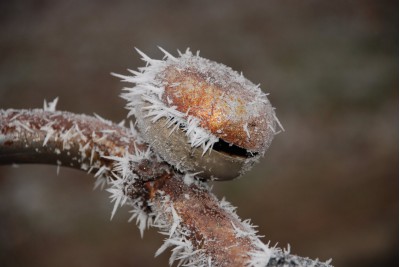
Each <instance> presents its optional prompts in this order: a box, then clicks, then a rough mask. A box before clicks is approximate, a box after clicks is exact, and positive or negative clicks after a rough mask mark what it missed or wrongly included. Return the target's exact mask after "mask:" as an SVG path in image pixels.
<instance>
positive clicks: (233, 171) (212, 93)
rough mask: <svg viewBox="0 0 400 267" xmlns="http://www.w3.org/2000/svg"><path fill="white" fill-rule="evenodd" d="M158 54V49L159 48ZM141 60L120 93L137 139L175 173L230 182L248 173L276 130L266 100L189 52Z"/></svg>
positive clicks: (228, 70) (227, 71)
mask: <svg viewBox="0 0 400 267" xmlns="http://www.w3.org/2000/svg"><path fill="white" fill-rule="evenodd" d="M160 49H161V48H160ZM161 50H162V51H163V52H164V54H165V57H164V59H162V60H156V59H151V58H150V57H148V56H147V55H145V54H144V53H143V52H141V51H139V50H138V52H139V53H140V55H141V56H142V59H143V60H144V61H145V62H146V66H145V67H141V68H139V70H138V71H133V70H129V71H130V72H131V73H132V75H119V74H114V75H116V76H118V77H120V78H122V79H123V81H125V82H129V83H133V84H134V86H133V87H130V88H125V92H124V93H123V94H122V96H123V98H125V99H126V100H128V104H127V107H128V109H129V110H130V112H129V115H134V116H135V118H136V122H137V125H138V128H139V130H140V131H141V133H142V136H143V138H144V139H145V140H146V142H148V143H149V144H150V145H151V146H152V148H153V149H154V151H155V152H156V153H157V154H159V155H160V156H161V157H162V158H163V159H164V160H165V161H167V162H168V163H170V164H171V165H173V166H175V167H176V168H177V169H178V170H180V171H182V172H185V171H192V172H198V173H199V175H198V176H200V177H203V178H205V179H215V180H228V179H233V178H236V177H238V176H240V175H241V174H243V173H244V172H245V171H247V170H248V169H250V168H251V166H252V165H253V164H254V163H255V162H256V161H258V159H259V157H260V156H262V155H263V154H264V152H265V150H266V149H267V148H268V146H269V145H270V143H271V141H272V139H273V136H274V135H275V134H276V133H278V132H279V131H278V130H277V128H279V127H280V128H281V129H283V128H282V127H281V125H280V123H279V121H278V119H277V117H276V115H275V111H274V109H273V108H272V106H271V104H270V102H269V101H268V98H267V95H266V94H264V93H263V92H262V91H261V90H260V88H259V87H258V86H256V85H254V84H253V83H251V82H250V81H249V80H247V79H246V78H244V77H243V75H242V74H239V73H237V72H236V71H233V70H232V69H231V68H229V67H227V66H225V65H223V64H219V63H216V62H213V61H210V60H208V59H205V58H202V57H200V56H199V54H198V53H197V54H196V55H193V54H192V53H191V52H190V50H189V49H188V50H186V52H185V53H181V52H179V56H178V57H174V56H172V55H171V54H169V53H168V52H166V51H165V50H163V49H161Z"/></svg>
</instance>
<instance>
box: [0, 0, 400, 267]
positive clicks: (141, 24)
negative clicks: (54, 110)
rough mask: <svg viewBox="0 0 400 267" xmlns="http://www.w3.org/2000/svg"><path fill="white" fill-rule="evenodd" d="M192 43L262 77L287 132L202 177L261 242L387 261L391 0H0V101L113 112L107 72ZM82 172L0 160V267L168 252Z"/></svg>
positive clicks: (116, 86)
mask: <svg viewBox="0 0 400 267" xmlns="http://www.w3.org/2000/svg"><path fill="white" fill-rule="evenodd" d="M157 45H160V46H162V47H163V48H165V49H166V50H168V51H170V52H173V53H174V52H175V51H176V49H180V50H184V49H185V48H186V47H191V48H192V50H193V51H196V50H200V51H201V55H202V56H203V57H206V58H209V59H213V60H215V61H218V62H222V63H225V64H226V65H228V66H231V67H232V68H234V69H236V70H239V71H243V73H244V74H245V76H246V77H248V78H249V79H250V80H252V81H253V82H254V83H261V85H262V86H261V87H262V88H263V90H264V91H265V92H269V93H271V94H270V97H269V98H270V100H271V102H272V103H273V105H274V106H275V107H276V108H277V113H278V116H279V118H280V120H281V122H282V123H283V125H284V127H285V129H286V132H285V133H283V134H280V135H278V136H277V137H276V138H275V140H274V142H273V144H272V146H271V148H270V150H269V151H268V153H267V156H266V158H264V159H263V160H262V162H261V164H259V165H258V166H257V167H256V168H255V169H254V170H253V171H252V172H250V173H248V174H247V175H246V176H245V177H243V178H242V179H239V180H236V181H233V182H225V183H215V185H214V191H215V193H216V194H217V195H218V196H219V197H222V196H226V198H227V199H228V200H229V201H231V202H232V203H233V204H234V205H236V206H238V213H239V215H240V216H241V217H242V218H251V219H252V221H253V223H254V224H256V225H259V230H260V233H261V234H264V235H266V237H265V239H264V241H265V242H267V241H268V240H271V243H272V244H275V243H276V242H278V243H279V246H281V247H283V246H286V244H288V243H289V244H291V247H292V252H293V253H295V254H299V255H303V256H308V257H312V258H317V257H319V258H320V259H321V260H327V259H329V258H333V264H334V265H335V266H363V267H367V266H398V174H399V173H398V1H372V0H365V1H317V0H307V1H286V0H275V1H211V0H210V1H190V0H185V1H177V0H175V1H159V2H156V1H146V2H145V1H142V2H135V1H132V0H129V1H128V0H127V1H97V2H95V1H79V0H73V1H66V0H64V1H50V0H48V1H46V0H42V1H1V2H0V108H34V107H41V106H42V103H43V99H47V100H52V99H53V98H55V97H56V96H59V97H60V102H59V105H58V108H59V109H62V110H68V111H73V112H77V113H87V114H92V113H93V112H96V113H98V114H100V115H101V116H103V117H106V118H108V119H111V120H114V121H116V122H119V121H120V120H122V119H123V118H125V116H126V110H124V104H125V103H124V101H123V100H122V99H120V98H119V93H120V92H121V88H122V87H123V86H124V84H122V83H120V82H119V80H118V79H116V78H114V77H112V76H110V74H109V73H110V72H112V71H113V72H118V73H126V68H132V69H136V68H137V67H139V66H142V65H143V62H141V61H140V60H139V56H138V55H137V54H136V53H135V52H134V51H133V48H134V47H138V48H140V49H141V50H143V51H144V52H146V53H148V54H149V55H150V56H152V57H156V58H161V57H162V53H161V52H160V51H158V49H157V47H156V46H157ZM93 181H94V180H93V178H92V177H91V176H90V175H86V174H85V173H81V172H79V171H75V170H71V169H65V168H64V169H61V172H60V175H58V176H57V175H56V167H54V166H28V165H26V166H19V167H18V168H12V167H8V166H1V167H0V218H1V219H0V265H1V266H4V267H5V266H69V267H73V266H86V267H89V266H96V267H101V266H130V267H132V266H167V258H168V257H169V254H168V253H165V254H163V255H162V256H161V257H159V258H156V259H154V258H153V255H154V252H155V251H156V249H157V248H158V247H159V246H160V245H161V244H162V238H163V237H162V236H161V235H159V234H158V233H156V232H155V231H154V230H149V231H147V232H145V236H144V239H143V240H141V239H140V236H139V231H138V230H137V228H136V226H135V225H134V224H132V223H127V219H128V218H129V216H130V215H129V214H128V212H127V210H120V211H119V212H118V213H117V216H116V218H115V219H113V221H111V222H110V221H109V217H110V213H111V208H112V204H110V203H109V200H108V194H107V193H105V192H100V191H94V192H92V186H93Z"/></svg>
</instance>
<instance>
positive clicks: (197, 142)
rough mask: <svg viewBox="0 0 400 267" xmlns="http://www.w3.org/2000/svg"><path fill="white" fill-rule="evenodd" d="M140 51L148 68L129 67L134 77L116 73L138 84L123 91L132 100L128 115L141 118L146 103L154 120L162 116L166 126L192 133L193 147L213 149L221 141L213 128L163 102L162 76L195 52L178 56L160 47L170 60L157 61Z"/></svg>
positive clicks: (127, 98) (204, 151)
mask: <svg viewBox="0 0 400 267" xmlns="http://www.w3.org/2000/svg"><path fill="white" fill-rule="evenodd" d="M136 50H137V51H138V53H139V54H140V55H141V56H142V59H143V60H144V61H145V62H146V67H141V68H139V71H132V70H129V72H131V73H132V74H133V75H134V76H125V75H120V74H115V73H112V74H113V75H114V76H116V77H119V78H121V79H122V81H124V82H130V83H133V84H135V86H134V87H132V88H125V89H124V90H125V91H127V92H126V93H123V94H122V97H123V98H124V99H126V100H128V104H127V107H128V109H129V110H130V112H129V114H128V116H130V115H135V116H136V117H137V114H138V112H140V110H137V109H138V108H140V107H142V106H144V105H145V107H144V110H145V111H146V112H147V116H148V117H152V121H153V122H156V121H157V120H159V119H160V118H166V119H167V123H166V127H168V128H170V127H172V126H173V127H172V131H174V130H176V129H178V128H181V129H182V130H183V131H185V132H186V135H187V136H188V143H190V144H191V146H192V147H201V148H202V149H203V155H204V154H205V153H206V152H207V150H209V149H211V148H212V146H213V144H214V143H216V142H218V140H219V139H218V137H216V136H215V135H213V134H212V133H211V132H210V131H209V130H207V129H204V128H202V127H200V126H199V125H200V123H199V120H198V119H197V118H195V117H192V116H188V115H187V114H186V113H183V112H180V111H178V110H176V107H174V106H171V107H168V106H166V105H165V103H164V102H163V101H162V96H163V93H164V85H163V84H162V82H161V81H160V79H159V77H158V75H159V74H160V73H161V72H162V71H163V70H164V69H165V68H166V67H168V66H169V65H170V64H171V63H176V62H179V61H180V60H187V59H188V58H190V57H193V55H192V53H191V52H190V51H189V50H186V52H185V53H184V54H181V55H180V56H181V57H180V58H175V57H173V56H172V55H170V54H169V53H167V52H166V51H164V50H163V49H162V48H160V50H161V51H163V52H164V54H165V56H166V60H154V59H151V58H150V57H148V56H147V55H145V54H144V53H143V52H141V51H140V50H138V49H136Z"/></svg>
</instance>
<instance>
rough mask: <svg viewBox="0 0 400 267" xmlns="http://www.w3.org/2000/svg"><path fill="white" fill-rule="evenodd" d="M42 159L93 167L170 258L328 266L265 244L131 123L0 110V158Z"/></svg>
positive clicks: (196, 262)
mask: <svg viewBox="0 0 400 267" xmlns="http://www.w3.org/2000/svg"><path fill="white" fill-rule="evenodd" d="M12 163H46V164H56V165H62V166H68V167H72V168H77V169H81V170H84V171H88V172H91V173H94V174H95V176H96V177H98V181H97V183H98V184H103V185H104V183H108V185H110V189H109V191H110V192H111V193H112V196H113V197H114V200H115V202H116V203H115V207H118V206H119V205H121V204H124V203H125V204H128V205H130V206H132V208H133V211H134V217H136V219H137V221H138V224H139V228H140V229H141V231H143V229H144V228H145V227H146V225H150V226H154V227H157V228H159V229H160V230H161V231H162V232H164V233H165V234H166V236H167V237H166V240H165V243H164V244H163V245H162V246H161V248H160V249H159V251H158V252H157V254H158V253H161V252H162V251H163V250H165V249H166V248H168V247H169V246H172V247H174V248H173V249H172V256H171V261H174V260H176V261H178V263H179V262H180V263H185V264H188V265H193V266H201V265H203V266H207V265H209V266H245V265H249V266H329V263H321V262H319V261H312V260H310V259H307V258H302V257H297V256H294V255H291V254H290V253H289V252H288V251H282V250H280V249H278V248H268V247H267V246H266V245H264V244H263V243H262V242H261V241H260V240H259V238H258V237H257V235H256V234H255V231H254V230H253V229H252V227H251V226H250V225H249V223H248V222H247V221H242V220H241V219H240V218H239V217H238V216H237V215H236V214H235V213H234V208H233V207H232V206H230V204H229V203H227V202H226V201H223V200H222V201H219V200H218V199H217V198H216V197H215V196H214V195H213V194H212V193H211V192H210V190H209V189H208V187H207V185H205V184H203V183H201V182H197V181H195V180H194V179H193V177H192V176H191V175H190V174H182V173H179V172H178V171H176V170H175V169H174V168H173V167H171V166H170V165H168V164H166V163H165V162H163V161H162V160H160V159H159V157H158V156H157V155H154V154H153V153H152V152H151V151H150V149H149V148H148V146H147V145H146V144H144V143H142V142H141V141H140V137H138V136H137V135H136V134H135V132H134V131H131V130H129V129H127V128H125V127H122V126H118V125H116V124H113V123H111V122H109V121H106V120H103V119H101V118H94V117H89V116H85V115H76V114H72V113H68V112H59V111H43V110H0V164H12Z"/></svg>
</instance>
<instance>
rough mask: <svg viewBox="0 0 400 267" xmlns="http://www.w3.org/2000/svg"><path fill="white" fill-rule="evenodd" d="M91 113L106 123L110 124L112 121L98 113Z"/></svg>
mask: <svg viewBox="0 0 400 267" xmlns="http://www.w3.org/2000/svg"><path fill="white" fill-rule="evenodd" d="M93 115H94V116H95V117H96V118H98V119H99V120H100V121H101V122H104V123H105V124H107V125H112V121H110V120H106V119H104V118H103V117H101V116H100V115H99V114H96V113H93Z"/></svg>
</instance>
